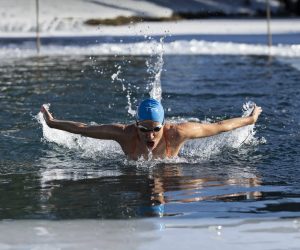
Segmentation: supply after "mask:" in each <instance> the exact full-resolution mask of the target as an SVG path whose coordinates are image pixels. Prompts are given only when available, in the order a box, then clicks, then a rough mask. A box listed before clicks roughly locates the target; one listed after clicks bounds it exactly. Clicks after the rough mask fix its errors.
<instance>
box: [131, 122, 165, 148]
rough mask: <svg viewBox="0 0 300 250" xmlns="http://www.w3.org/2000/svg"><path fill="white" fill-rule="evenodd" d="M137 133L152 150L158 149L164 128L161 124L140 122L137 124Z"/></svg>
mask: <svg viewBox="0 0 300 250" xmlns="http://www.w3.org/2000/svg"><path fill="white" fill-rule="evenodd" d="M137 131H138V134H139V137H140V139H141V141H142V142H144V143H145V144H146V146H147V147H148V149H150V150H153V149H155V148H156V147H157V145H158V143H159V141H160V139H161V137H162V136H163V126H162V125H161V123H159V122H154V121H150V120H146V121H141V122H139V123H138V124H137Z"/></svg>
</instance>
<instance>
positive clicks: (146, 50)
mask: <svg viewBox="0 0 300 250" xmlns="http://www.w3.org/2000/svg"><path fill="white" fill-rule="evenodd" d="M153 44H155V45H156V44H157V42H155V41H152V42H148V41H146V42H137V43H101V44H97V45H89V46H84V47H83V46H58V45H49V46H43V47H42V48H41V52H40V55H41V56H70V55H72V56H74V55H75V56H76V55H95V56H96V55H153V53H154V52H153ZM156 49H157V52H156V53H157V54H159V50H160V49H161V48H159V47H157V48H156ZM163 51H164V55H258V56H269V55H271V56H280V57H291V58H299V57H300V45H276V46H272V47H271V48H269V47H268V46H266V45H259V44H244V43H232V42H207V41H199V40H191V41H185V40H180V41H174V42H170V43H164V45H163ZM33 56H36V49H35V47H34V46H33V45H32V46H31V47H30V46H29V45H28V44H27V45H24V46H23V47H17V46H14V45H8V46H2V47H0V58H1V59H2V60H3V59H7V58H26V57H33ZM1 59H0V60H1Z"/></svg>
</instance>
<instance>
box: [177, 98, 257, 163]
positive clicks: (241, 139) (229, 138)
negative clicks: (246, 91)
mask: <svg viewBox="0 0 300 250" xmlns="http://www.w3.org/2000/svg"><path fill="white" fill-rule="evenodd" d="M254 106H255V103H254V102H251V101H249V102H247V103H245V104H244V105H243V109H242V110H243V114H242V117H247V116H249V115H251V113H252V111H253V109H254ZM204 122H206V123H207V122H208V121H204ZM254 135H255V131H254V125H248V126H244V127H241V128H238V129H235V130H232V131H229V132H225V133H221V134H218V135H215V136H211V137H206V138H201V139H195V140H190V141H188V142H186V143H185V145H184V147H183V148H182V150H181V154H182V155H183V156H185V157H197V158H202V159H209V158H210V157H212V155H216V154H217V153H219V152H221V151H222V149H224V148H235V149H236V148H239V147H241V146H242V145H243V144H248V143H251V142H254V141H255V138H254Z"/></svg>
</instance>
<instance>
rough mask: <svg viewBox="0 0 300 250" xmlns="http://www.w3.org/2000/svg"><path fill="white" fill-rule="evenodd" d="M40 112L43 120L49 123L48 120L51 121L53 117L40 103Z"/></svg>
mask: <svg viewBox="0 0 300 250" xmlns="http://www.w3.org/2000/svg"><path fill="white" fill-rule="evenodd" d="M41 112H42V114H43V117H44V119H45V122H46V123H47V124H49V123H50V121H53V119H54V118H53V116H52V115H51V114H50V112H49V111H48V109H47V108H46V107H45V106H44V105H42V107H41Z"/></svg>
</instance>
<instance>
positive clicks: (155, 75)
mask: <svg viewBox="0 0 300 250" xmlns="http://www.w3.org/2000/svg"><path fill="white" fill-rule="evenodd" d="M163 42H164V37H162V38H160V41H159V43H158V44H157V42H155V43H154V46H155V49H154V50H153V53H154V54H153V55H156V58H155V60H156V61H155V62H154V63H153V60H152V59H153V58H152V57H150V59H148V60H147V62H146V65H147V67H148V69H147V72H148V73H149V74H150V75H151V76H152V79H153V80H152V82H150V84H149V88H150V89H151V90H150V93H149V94H150V97H151V98H154V99H156V100H159V101H160V100H161V94H162V90H161V73H162V71H163V65H164V60H163V54H164V47H163V44H164V43H163Z"/></svg>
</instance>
